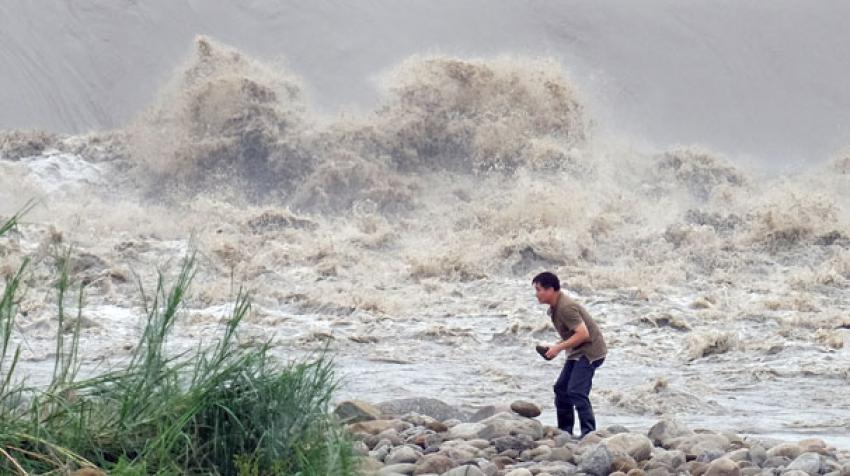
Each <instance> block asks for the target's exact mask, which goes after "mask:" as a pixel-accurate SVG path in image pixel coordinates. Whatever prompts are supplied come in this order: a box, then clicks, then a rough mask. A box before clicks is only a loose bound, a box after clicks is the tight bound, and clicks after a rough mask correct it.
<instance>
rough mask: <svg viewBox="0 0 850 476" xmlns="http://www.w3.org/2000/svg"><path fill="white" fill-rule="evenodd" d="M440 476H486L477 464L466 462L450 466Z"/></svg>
mask: <svg viewBox="0 0 850 476" xmlns="http://www.w3.org/2000/svg"><path fill="white" fill-rule="evenodd" d="M440 476H487V475H486V474H484V471H481V468H479V467H478V466H475V465H472V464H467V465H464V466H458V467H457V468H452V469H450V470H448V471H446V472H445V473H443V474H442V475H440Z"/></svg>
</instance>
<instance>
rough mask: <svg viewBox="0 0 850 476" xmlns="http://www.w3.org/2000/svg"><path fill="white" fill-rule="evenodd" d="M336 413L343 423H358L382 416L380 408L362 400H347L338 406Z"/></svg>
mask: <svg viewBox="0 0 850 476" xmlns="http://www.w3.org/2000/svg"><path fill="white" fill-rule="evenodd" d="M334 414H336V416H337V417H338V418H339V419H340V421H342V422H343V423H358V422H361V421H369V420H379V419H380V418H381V411H380V410H378V409H377V408H375V407H374V406H373V405H372V404H370V403H369V402H364V401H362V400H346V401H344V402H342V403H340V404H339V405H337V406H336V409H335V410H334Z"/></svg>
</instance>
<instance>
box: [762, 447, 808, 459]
mask: <svg viewBox="0 0 850 476" xmlns="http://www.w3.org/2000/svg"><path fill="white" fill-rule="evenodd" d="M802 453H803V449H802V448H800V446H798V445H797V444H795V443H782V444H780V445H776V446H774V447H773V448H771V449H769V450H767V456H768V457H771V456H783V457H785V458H788V459H791V460H793V459H795V458H796V457H798V456H800V455H801V454H802Z"/></svg>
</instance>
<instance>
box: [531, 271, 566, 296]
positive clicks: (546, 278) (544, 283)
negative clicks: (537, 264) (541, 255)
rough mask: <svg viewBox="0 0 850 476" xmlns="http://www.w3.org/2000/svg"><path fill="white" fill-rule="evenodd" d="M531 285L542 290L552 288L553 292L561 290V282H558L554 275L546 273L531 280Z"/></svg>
mask: <svg viewBox="0 0 850 476" xmlns="http://www.w3.org/2000/svg"><path fill="white" fill-rule="evenodd" d="M531 284H532V285H534V284H539V285H540V286H541V287H544V288H553V289H554V290H555V291H560V290H561V281H559V280H558V277H557V276H555V275H554V274H552V273H550V272H549V271H546V272H544V273H540V274H538V275H537V276H535V277H534V279H532V280H531Z"/></svg>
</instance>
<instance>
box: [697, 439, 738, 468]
mask: <svg viewBox="0 0 850 476" xmlns="http://www.w3.org/2000/svg"><path fill="white" fill-rule="evenodd" d="M691 453H692V454H694V455H696V457H697V461H699V462H700V463H711V462H712V461H714V460H716V459H718V458H722V457H724V456H726V452H725V451H724V450H723V449H722V448H719V447H717V446H715V444H714V443H712V442H709V443H700V444H698V445H696V446H694V447H693V448H691ZM727 457H728V456H727ZM729 459H731V458H729ZM732 461H735V460H732Z"/></svg>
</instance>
